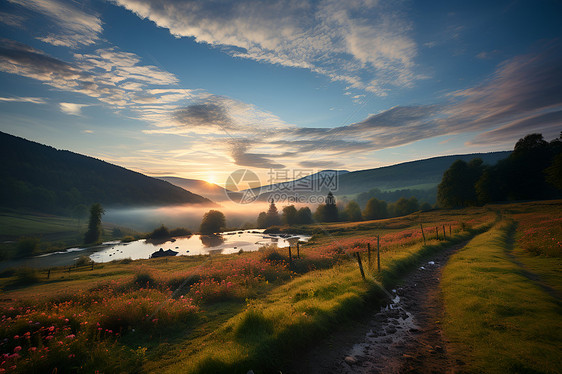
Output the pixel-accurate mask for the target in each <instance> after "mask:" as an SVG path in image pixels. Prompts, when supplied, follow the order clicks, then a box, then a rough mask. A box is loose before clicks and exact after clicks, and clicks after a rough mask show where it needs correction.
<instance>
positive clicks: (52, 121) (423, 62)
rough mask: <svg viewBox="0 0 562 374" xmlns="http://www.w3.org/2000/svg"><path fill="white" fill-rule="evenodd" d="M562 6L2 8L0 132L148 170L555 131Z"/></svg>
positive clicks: (376, 153)
mask: <svg viewBox="0 0 562 374" xmlns="http://www.w3.org/2000/svg"><path fill="white" fill-rule="evenodd" d="M560 15H562V3H561V2H560V1H554V0H534V1H466V0H462V1H456V0H448V1H398V0H397V1H376V0H349V1H338V0H327V1H306V0H281V1H249V0H237V1H223V0H221V1H215V0H204V1H189V0H181V1H180V0H111V1H104V0H91V1H72V0H68V1H63V0H0V40H1V42H0V130H1V131H3V132H7V133H9V134H13V135H17V136H21V137H23V138H26V139H29V140H33V141H36V142H39V143H42V144H47V145H50V146H53V147H55V148H58V149H68V150H71V151H74V152H77V153H81V154H85V155H88V156H92V157H96V158H99V159H102V160H105V161H108V162H111V163H115V164H117V165H120V166H124V167H127V168H130V169H133V170H136V171H139V172H142V173H145V174H148V175H152V176H164V175H167V176H179V177H184V178H193V179H203V180H207V181H210V182H214V183H217V184H221V185H224V183H225V181H226V179H227V177H228V175H229V173H231V172H233V171H235V170H237V169H246V168H247V169H251V170H253V171H254V172H255V173H256V174H258V175H259V176H260V179H263V180H265V179H266V178H267V175H270V171H271V169H279V170H290V171H294V170H298V171H302V170H313V171H319V170H323V169H345V170H360V169H370V168H375V167H380V166H386V165H391V164H395V163H400V162H404V161H410V160H416V159H422V158H428V157H434V156H441V155H450V154H461V153H473V152H490V151H496V150H509V149H513V145H514V144H515V142H516V141H517V140H518V139H520V138H521V137H523V136H525V135H526V134H529V133H536V132H538V133H542V134H543V135H544V137H545V138H546V139H547V140H552V139H553V138H556V137H557V136H558V135H559V134H560V131H562V41H561V37H562V22H560Z"/></svg>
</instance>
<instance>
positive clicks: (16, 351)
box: [0, 206, 543, 373]
mask: <svg viewBox="0 0 562 374" xmlns="http://www.w3.org/2000/svg"><path fill="white" fill-rule="evenodd" d="M510 207H511V206H510ZM542 208H543V207H541V206H539V207H537V208H536V209H538V210H540V209H542ZM505 209H506V206H501V207H485V208H471V209H465V210H453V211H432V212H426V213H420V214H414V215H410V216H407V217H402V218H393V219H387V220H381V221H369V222H361V223H350V224H347V223H339V224H331V225H328V226H326V227H325V230H326V231H323V230H320V231H318V230H319V229H317V228H316V229H315V228H312V230H316V231H317V232H320V233H318V234H316V235H315V236H314V237H313V240H312V241H311V243H310V244H307V245H303V246H301V258H300V259H295V260H293V262H292V264H291V265H290V264H289V261H288V257H287V250H277V251H275V250H271V249H265V250H263V251H260V252H254V253H242V254H239V255H228V256H226V255H225V256H214V257H208V256H202V257H178V258H169V259H155V260H139V261H121V262H115V263H108V264H98V265H96V267H95V268H94V270H89V269H82V270H77V271H73V272H71V273H68V272H64V271H63V270H62V269H61V270H59V271H53V272H52V273H51V277H50V278H49V279H46V274H45V273H44V272H43V273H39V274H37V273H35V274H22V273H18V272H17V271H16V272H13V273H10V272H5V273H4V278H0V287H1V288H2V289H3V290H4V291H3V292H2V301H0V315H2V320H1V321H0V335H1V336H5V337H7V340H4V341H0V354H5V356H4V360H5V362H4V363H3V364H2V365H0V368H4V369H9V368H11V367H13V366H15V368H13V370H14V371H19V372H28V371H35V372H51V371H52V370H53V369H54V368H57V369H58V371H59V372H64V371H75V370H78V371H88V372H90V371H95V370H100V371H101V372H115V371H123V372H135V371H138V372H154V371H159V372H178V371H181V372H188V373H189V372H191V373H202V372H225V373H237V372H239V373H246V372H247V371H248V370H249V369H253V370H254V371H255V372H256V373H260V372H271V371H274V370H279V369H283V368H285V367H286V366H287V362H288V361H290V360H291V358H292V357H294V356H295V354H298V353H299V352H300V351H302V350H303V349H306V348H307V347H309V346H312V345H314V344H315V342H316V341H317V340H318V339H320V338H322V337H325V336H327V334H328V333H329V331H330V330H331V329H332V328H333V327H334V326H337V325H341V324H345V323H352V321H353V319H354V318H355V317H357V316H359V315H361V314H362V313H363V311H364V310H365V309H366V308H373V307H376V305H378V304H379V303H380V302H381V301H382V300H383V299H384V298H385V295H384V292H383V291H382V288H381V285H382V284H384V285H385V286H387V287H388V286H391V285H393V284H394V283H395V282H397V281H398V280H399V279H400V276H402V275H403V274H404V273H406V272H407V271H409V270H410V269H412V268H415V267H416V264H417V263H418V261H420V260H421V259H422V258H423V257H424V256H426V255H428V254H430V253H432V252H434V251H439V250H441V249H442V248H444V247H447V246H450V245H452V244H453V243H458V242H461V241H465V240H467V239H470V238H471V237H474V236H475V235H478V234H482V233H484V234H482V235H484V236H479V237H478V238H482V237H484V238H486V237H485V235H487V234H486V233H485V232H486V230H488V229H489V228H490V227H492V225H494V224H496V225H498V224H497V221H498V217H500V213H499V212H500V211H501V210H503V211H504V213H502V214H501V215H502V216H504V218H505V216H506V215H507V214H508V213H506V212H505ZM523 209H527V208H523ZM529 209H530V208H529ZM533 209H535V208H533ZM420 223H422V225H423V227H424V234H425V237H426V244H425V245H424V244H423V238H422V234H421V230H420ZM496 227H498V226H496ZM502 227H503V226H502ZM436 228H438V230H439V239H437V237H436V233H435V230H436ZM443 230H444V231H445V238H444V237H443ZM497 230H499V229H497V228H494V230H493V233H495V232H497ZM377 235H379V236H380V245H381V270H382V271H381V272H380V273H378V272H377V271H376V265H375V264H376V262H375V261H374V258H375V257H374V254H373V255H372V259H373V261H372V264H371V266H369V264H368V261H367V253H366V246H367V243H369V244H370V246H371V248H372V249H374V248H376V242H377V240H376V236H377ZM490 238H491V237H490ZM355 252H359V253H360V254H361V256H362V259H363V265H364V267H365V270H366V273H367V279H366V280H365V281H364V280H363V279H362V278H361V275H360V272H359V269H358V265H357V261H356V259H355V257H354V256H353V254H354V253H355ZM293 254H294V252H293ZM506 256H507V255H506Z"/></svg>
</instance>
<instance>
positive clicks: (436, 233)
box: [435, 226, 439, 240]
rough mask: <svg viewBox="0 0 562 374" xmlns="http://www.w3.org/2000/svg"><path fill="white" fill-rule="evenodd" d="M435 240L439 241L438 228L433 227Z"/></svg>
mask: <svg viewBox="0 0 562 374" xmlns="http://www.w3.org/2000/svg"><path fill="white" fill-rule="evenodd" d="M435 238H436V239H437V240H439V227H437V226H435Z"/></svg>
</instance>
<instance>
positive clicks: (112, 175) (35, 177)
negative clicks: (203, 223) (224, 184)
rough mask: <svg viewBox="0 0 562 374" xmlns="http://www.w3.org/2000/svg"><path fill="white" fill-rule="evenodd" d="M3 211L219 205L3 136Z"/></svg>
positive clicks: (0, 135)
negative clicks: (88, 207)
mask: <svg viewBox="0 0 562 374" xmlns="http://www.w3.org/2000/svg"><path fill="white" fill-rule="evenodd" d="M0 144H1V145H2V146H1V147H0V157H1V158H2V161H3V162H2V164H1V165H0V178H2V180H3V183H2V184H1V187H0V207H5V208H16V209H33V210H37V211H42V212H49V213H66V214H68V213H70V212H71V211H72V209H73V208H74V207H76V206H78V205H81V204H83V205H89V204H92V203H94V202H99V203H101V204H102V205H104V206H112V207H130V206H167V205H179V204H200V205H214V203H213V202H212V201H211V200H209V199H207V198H204V197H202V196H199V195H197V194H194V193H192V192H190V191H187V190H185V189H182V188H180V187H177V186H174V185H172V184H171V183H168V182H165V181H162V180H159V179H156V178H152V177H149V176H146V175H144V174H141V173H139V172H136V171H133V170H129V169H126V168H124V167H122V166H118V165H114V164H111V163H108V162H106V161H103V160H100V159H97V158H94V157H90V156H86V155H82V154H79V153H75V152H71V151H68V150H59V149H56V148H54V147H51V146H48V145H44V144H41V143H38V142H34V141H30V140H27V139H24V138H21V137H18V136H14V135H10V134H7V133H4V132H0Z"/></svg>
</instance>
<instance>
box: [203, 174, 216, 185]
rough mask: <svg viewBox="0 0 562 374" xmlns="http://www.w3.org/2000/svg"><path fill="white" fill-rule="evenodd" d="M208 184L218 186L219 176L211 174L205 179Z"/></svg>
mask: <svg viewBox="0 0 562 374" xmlns="http://www.w3.org/2000/svg"><path fill="white" fill-rule="evenodd" d="M205 181H206V182H207V183H211V184H216V183H217V176H216V175H215V174H209V175H208V176H207V178H206V179H205Z"/></svg>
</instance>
